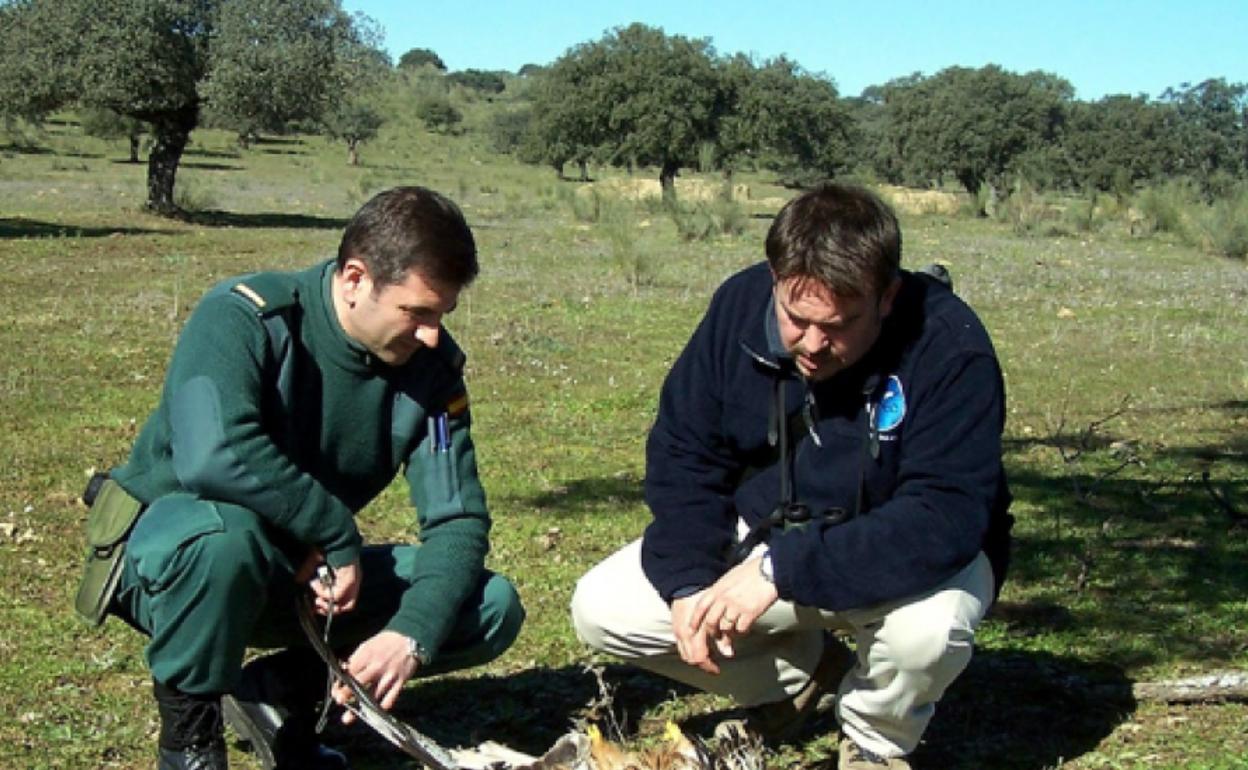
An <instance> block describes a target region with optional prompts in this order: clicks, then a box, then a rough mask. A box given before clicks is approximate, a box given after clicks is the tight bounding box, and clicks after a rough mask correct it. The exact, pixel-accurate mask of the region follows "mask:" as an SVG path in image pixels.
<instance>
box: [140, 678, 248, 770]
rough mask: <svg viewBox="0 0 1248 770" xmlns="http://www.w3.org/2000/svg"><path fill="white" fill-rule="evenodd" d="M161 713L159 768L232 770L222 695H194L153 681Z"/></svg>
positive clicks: (169, 769) (157, 706) (166, 769)
mask: <svg viewBox="0 0 1248 770" xmlns="http://www.w3.org/2000/svg"><path fill="white" fill-rule="evenodd" d="M152 694H153V695H154V696H155V697H156V709H157V711H158V712H159V713H160V746H159V753H158V755H157V756H158V758H157V764H156V767H157V770H229V760H228V758H227V757H226V753H225V736H224V731H223V729H222V726H221V700H220V696H219V695H215V694H212V695H192V694H189V693H184V692H182V691H180V690H177V689H175V688H173V687H169V686H167V685H165V684H162V683H160V682H157V681H153V682H152Z"/></svg>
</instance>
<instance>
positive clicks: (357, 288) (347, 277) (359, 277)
mask: <svg viewBox="0 0 1248 770" xmlns="http://www.w3.org/2000/svg"><path fill="white" fill-rule="evenodd" d="M338 274H339V276H340V278H341V280H342V288H343V291H344V293H345V294H346V297H347V299H354V298H355V295H357V294H359V293H360V292H361V291H371V290H372V276H370V275H369V273H368V266H367V265H365V264H364V262H363V261H362V260H360V259H357V258H356V257H349V258H348V259H347V261H346V262H345V263H344V264H343V266H342V268H341V269H340V270H339V271H338Z"/></svg>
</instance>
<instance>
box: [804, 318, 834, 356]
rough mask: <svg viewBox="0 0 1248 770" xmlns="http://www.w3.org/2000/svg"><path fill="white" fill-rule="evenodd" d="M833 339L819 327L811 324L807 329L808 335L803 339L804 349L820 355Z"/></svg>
mask: <svg viewBox="0 0 1248 770" xmlns="http://www.w3.org/2000/svg"><path fill="white" fill-rule="evenodd" d="M830 342H831V338H830V337H828V335H827V334H825V333H824V332H823V330H821V329H820V328H819V327H818V326H815V325H814V324H811V325H810V326H808V327H806V334H805V335H804V337H803V339H802V347H804V348H805V349H806V350H807V351H808V352H811V353H818V352H820V351H822V350H824V349H825V348H827V347H828V344H829V343H830Z"/></svg>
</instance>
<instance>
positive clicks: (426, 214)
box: [338, 187, 480, 288]
mask: <svg viewBox="0 0 1248 770" xmlns="http://www.w3.org/2000/svg"><path fill="white" fill-rule="evenodd" d="M352 257H354V258H356V259H359V260H360V261H362V262H363V263H364V265H365V266H366V267H367V268H368V272H369V275H370V276H371V277H372V279H373V283H374V285H375V286H378V287H381V286H388V285H391V284H396V283H401V282H402V281H403V280H404V279H405V277H406V276H407V273H408V271H409V270H415V271H416V272H418V273H420V274H421V275H423V276H425V277H427V278H430V279H432V280H435V281H439V282H443V283H449V284H451V285H452V286H456V287H459V288H463V287H465V286H467V285H468V284H470V283H472V280H473V279H474V278H476V277H477V272H478V270H479V269H480V268H479V266H478V265H477V244H476V241H474V240H473V237H472V230H470V229H469V228H468V223H467V222H466V221H464V215H463V212H461V211H460V210H459V207H458V206H456V205H455V204H454V203H453V202H451V200H450V199H449V198H447V197H445V196H443V195H440V194H438V193H436V192H434V191H433V190H429V189H426V188H424V187H395V188H393V189H390V190H386V191H385V192H381V193H378V194H377V195H375V196H373V198H372V199H371V200H370V201H368V202H367V203H365V204H364V205H363V206H362V207H360V210H359V211H357V212H356V213H355V216H354V217H352V218H351V221H350V223H348V224H347V229H346V231H345V232H344V233H343V234H342V243H341V244H340V245H339V246H338V270H339V271H341V270H342V269H343V268H344V267H345V266H346V264H347V260H348V259H351V258H352Z"/></svg>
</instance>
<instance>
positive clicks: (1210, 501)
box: [1006, 399, 1248, 667]
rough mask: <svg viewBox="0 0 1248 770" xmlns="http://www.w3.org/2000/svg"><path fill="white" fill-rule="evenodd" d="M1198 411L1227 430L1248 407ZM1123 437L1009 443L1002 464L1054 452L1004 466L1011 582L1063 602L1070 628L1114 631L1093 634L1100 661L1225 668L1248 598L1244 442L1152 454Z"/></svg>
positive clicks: (1231, 404) (1235, 648)
mask: <svg viewBox="0 0 1248 770" xmlns="http://www.w3.org/2000/svg"><path fill="white" fill-rule="evenodd" d="M1201 408H1202V409H1203V410H1205V411H1207V412H1211V413H1221V414H1224V415H1225V416H1226V418H1227V419H1226V424H1227V425H1228V426H1233V425H1234V424H1235V420H1237V419H1241V418H1242V416H1243V415H1244V414H1245V412H1246V411H1248V402H1245V401H1243V400H1238V399H1233V400H1227V401H1223V402H1218V403H1211V404H1207V405H1204V406H1203V407H1201ZM1131 439H1132V437H1130V436H1123V435H1115V434H1114V433H1113V431H1112V426H1106V427H1105V428H1104V429H1103V430H1100V431H1098V432H1097V433H1096V435H1092V436H1082V437H1081V436H1073V437H1072V436H1070V435H1061V436H1048V437H1036V438H1032V439H1027V440H1011V441H1009V442H1007V447H1006V463H1007V467H1009V466H1010V460H1009V458H1010V455H1011V454H1012V453H1014V452H1022V451H1026V450H1028V449H1029V448H1031V447H1034V446H1045V447H1052V448H1053V449H1054V450H1055V451H1054V453H1053V456H1052V458H1051V462H1049V463H1047V464H1045V465H1043V466H1039V467H1038V466H1037V465H1035V464H1028V465H1026V466H1025V467H1023V468H1017V467H1010V470H1009V479H1010V486H1011V488H1012V490H1013V492H1014V495H1015V498H1016V500H1017V501H1019V502H1020V503H1025V504H1026V505H1025V509H1026V510H1027V515H1028V517H1029V518H1028V520H1027V521H1025V522H1021V523H1022V524H1023V525H1024V526H1020V527H1018V528H1016V532H1015V534H1016V537H1015V543H1014V559H1013V564H1012V566H1011V573H1010V580H1011V581H1012V582H1014V583H1015V584H1017V585H1020V586H1025V587H1028V588H1030V589H1040V591H1041V593H1042V594H1043V595H1044V596H1046V597H1048V598H1050V599H1052V600H1054V601H1055V602H1059V603H1069V604H1070V605H1071V606H1072V607H1073V608H1075V609H1073V610H1072V613H1073V620H1072V621H1070V622H1069V624H1068V625H1069V626H1070V627H1074V628H1078V629H1088V630H1089V631H1090V632H1095V630H1096V629H1100V630H1109V629H1113V630H1114V631H1115V632H1116V633H1114V634H1112V635H1111V634H1098V635H1097V637H1098V641H1097V644H1098V649H1097V650H1096V655H1097V656H1098V657H1099V658H1101V659H1103V660H1112V661H1114V662H1115V663H1117V664H1119V665H1124V666H1132V667H1134V666H1143V665H1150V664H1155V663H1161V662H1166V661H1169V660H1188V661H1200V662H1202V663H1203V664H1206V665H1208V666H1210V667H1217V666H1218V665H1219V664H1222V663H1227V662H1229V661H1233V660H1234V659H1235V656H1236V655H1237V654H1239V652H1240V651H1242V638H1241V636H1240V634H1238V633H1237V632H1236V630H1235V628H1233V626H1234V625H1235V623H1234V619H1235V618H1236V617H1237V614H1236V611H1235V610H1234V609H1233V608H1234V607H1235V606H1236V605H1237V603H1239V602H1242V601H1243V597H1244V596H1245V595H1248V570H1244V569H1243V566H1242V565H1243V563H1244V561H1245V559H1248V435H1245V434H1244V433H1243V432H1242V431H1235V430H1234V429H1233V428H1228V429H1227V431H1226V432H1225V433H1224V434H1222V435H1220V436H1218V437H1217V438H1216V440H1212V441H1208V442H1205V443H1194V442H1193V443H1189V444H1179V445H1168V446H1160V447H1150V446H1146V445H1140V444H1139V443H1138V442H1133V441H1132V440H1131ZM1059 448H1060V449H1063V450H1065V452H1066V457H1067V459H1066V460H1065V461H1064V460H1063V459H1061V457H1060V456H1059V454H1058V452H1057V451H1056V450H1058V449H1059ZM1019 530H1021V532H1020V531H1019ZM1193 624H1195V625H1196V626H1197V627H1200V628H1201V629H1202V632H1201V633H1191V632H1190V629H1191V628H1192V627H1193ZM1059 630H1060V629H1059Z"/></svg>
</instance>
